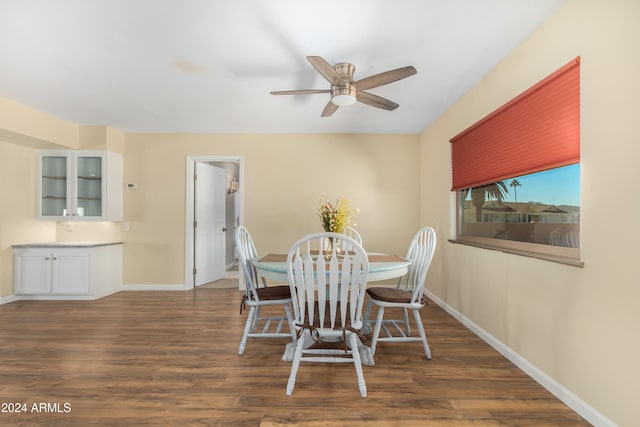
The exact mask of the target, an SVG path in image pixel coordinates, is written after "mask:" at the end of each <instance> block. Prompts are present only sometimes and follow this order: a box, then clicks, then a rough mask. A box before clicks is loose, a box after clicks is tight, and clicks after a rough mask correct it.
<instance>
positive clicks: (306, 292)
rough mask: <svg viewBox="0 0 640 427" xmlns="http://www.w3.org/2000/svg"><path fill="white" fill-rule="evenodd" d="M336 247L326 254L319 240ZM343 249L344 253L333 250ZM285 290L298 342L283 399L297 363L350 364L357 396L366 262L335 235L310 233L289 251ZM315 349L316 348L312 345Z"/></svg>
mask: <svg viewBox="0 0 640 427" xmlns="http://www.w3.org/2000/svg"><path fill="white" fill-rule="evenodd" d="M326 238H331V239H333V241H334V242H335V243H336V244H334V245H333V250H332V251H331V252H329V253H327V252H326V251H324V250H323V240H324V239H326ZM343 244H348V245H350V247H351V248H352V250H351V251H350V252H344V251H342V252H338V251H337V249H336V248H338V247H343V246H342V245H343ZM287 266H288V267H287V268H288V277H289V286H290V289H291V296H292V299H293V311H294V317H295V327H296V330H297V336H298V341H297V343H296V348H295V353H294V356H293V362H292V364H291V374H290V376H289V381H288V383H287V391H286V393H287V395H291V394H292V393H293V389H294V386H295V383H296V375H297V372H298V368H299V366H300V363H301V362H320V363H353V365H354V367H355V370H356V376H357V381H358V388H359V389H360V395H361V396H362V397H366V396H367V388H366V384H365V381H364V375H363V372H362V362H361V359H360V353H359V352H358V343H359V333H360V328H361V327H362V308H363V301H364V293H365V289H366V284H367V275H368V270H369V261H368V260H367V254H366V253H365V251H364V249H363V248H362V246H361V245H360V244H359V243H358V242H356V241H355V240H353V239H352V238H350V237H347V236H345V235H344V234H341V233H329V232H324V233H316V234H312V235H309V236H306V237H304V238H302V239H300V240H298V241H297V242H296V243H294V244H293V245H292V246H291V249H290V250H289V254H288V256H287ZM316 344H321V345H316Z"/></svg>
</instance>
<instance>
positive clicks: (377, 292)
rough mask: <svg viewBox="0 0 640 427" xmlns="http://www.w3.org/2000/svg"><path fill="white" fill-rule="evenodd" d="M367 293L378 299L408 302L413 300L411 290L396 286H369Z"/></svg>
mask: <svg viewBox="0 0 640 427" xmlns="http://www.w3.org/2000/svg"><path fill="white" fill-rule="evenodd" d="M367 295H369V297H371V298H373V299H376V300H378V301H386V302H397V303H401V304H408V303H410V302H411V292H409V291H405V290H402V289H396V288H382V287H380V288H376V287H373V288H368V289H367Z"/></svg>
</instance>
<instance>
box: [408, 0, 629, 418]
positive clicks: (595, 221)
mask: <svg viewBox="0 0 640 427" xmlns="http://www.w3.org/2000/svg"><path fill="white" fill-rule="evenodd" d="M639 16H640V2H637V1H631V0H629V1H623V0H618V1H613V2H603V1H598V0H569V1H568V2H567V4H566V5H565V6H564V7H563V8H562V9H561V10H560V11H559V12H558V13H557V14H556V15H555V16H553V17H552V18H551V19H549V20H548V21H547V22H546V23H545V24H544V25H543V26H542V27H541V28H540V29H538V30H537V31H536V32H535V33H534V34H533V35H532V36H531V37H530V38H529V39H528V40H527V41H525V42H524V43H523V44H521V45H520V46H518V47H517V48H516V49H515V50H514V51H513V52H512V53H511V54H510V55H509V56H508V57H507V58H506V59H505V60H504V61H502V63H500V64H499V65H498V66H497V67H496V68H495V69H494V70H493V71H491V72H490V73H489V74H488V75H487V76H486V77H485V78H484V79H483V80H482V81H481V82H480V83H479V84H478V85H476V86H475V87H474V88H473V90H471V91H470V92H469V93H467V94H466V95H465V96H464V97H463V98H462V99H460V101H459V102H457V103H456V104H455V105H454V106H453V107H452V108H451V109H450V110H449V111H448V112H447V113H446V114H444V115H443V116H442V117H440V118H439V119H438V120H437V122H435V123H433V124H432V125H431V126H429V127H428V128H427V129H426V130H425V131H424V132H423V133H422V135H420V140H421V144H420V151H421V173H420V177H421V178H420V182H421V183H422V185H423V187H422V188H421V193H422V194H423V198H422V201H421V207H422V208H421V212H422V214H421V222H422V223H427V224H428V223H439V224H440V225H441V228H442V229H443V232H442V233H441V234H440V241H439V243H440V248H439V250H438V252H437V253H436V256H435V259H434V264H433V267H432V270H431V272H430V278H429V284H428V287H429V290H430V291H431V292H433V294H435V295H436V296H437V297H439V298H441V299H442V300H444V301H445V302H446V303H447V304H449V305H450V306H452V307H453V308H454V309H456V310H458V311H459V312H460V313H461V314H462V315H464V316H466V317H467V318H469V319H470V320H471V321H473V322H474V323H476V324H477V325H478V326H479V327H481V328H483V329H484V330H485V331H487V332H488V333H490V334H491V335H493V336H494V337H495V338H497V339H498V340H499V341H501V342H502V343H504V344H506V345H507V346H508V347H509V348H511V349H512V350H513V351H515V352H517V353H518V354H519V355H520V356H522V357H523V358H525V359H527V360H528V361H529V362H531V363H532V364H534V365H535V366H537V367H538V368H540V369H541V370H542V371H544V373H546V374H547V375H549V376H550V377H552V378H553V379H554V380H555V381H557V382H558V383H560V384H561V385H563V386H564V387H566V388H567V389H568V390H570V391H571V392H573V393H575V394H576V395H577V396H578V397H579V398H581V399H582V400H584V401H585V402H586V403H587V404H589V405H591V406H592V407H593V408H595V409H596V410H598V411H600V412H601V413H602V414H604V415H605V416H606V417H608V418H610V419H611V420H613V421H614V422H616V423H618V424H619V425H621V426H632V425H640V411H638V408H637V402H636V400H637V397H638V396H640V382H639V381H638V378H640V365H639V364H638V361H640V310H639V309H638V301H640V280H639V279H640V274H639V269H640V263H639V262H638V260H637V254H638V248H637V244H638V241H640V230H639V227H640V222H639V221H638V219H637V212H639V211H640V198H638V197H636V194H637V185H638V183H639V182H640V168H638V166H637V162H638V158H640V142H639V140H638V135H639V134H640V120H639V119H638V117H639V115H640V114H639V113H640V108H639V107H638V97H639V95H640V78H639V77H638V76H640V58H639V57H638V55H637V42H638V40H640V26H638V21H637V19H638V17H639ZM576 56H581V58H582V62H581V157H582V160H581V165H582V167H581V169H582V170H581V181H582V183H581V205H582V213H581V217H582V225H581V238H582V245H583V247H582V259H583V261H584V268H576V267H569V266H565V265H561V264H555V263H551V262H545V261H540V260H536V259H531V258H525V257H520V256H514V255H508V254H504V253H501V252H494V251H488V250H483V249H478V248H473V247H467V246H462V245H456V244H453V243H449V242H447V241H446V237H447V236H446V233H445V232H444V231H445V230H448V229H449V228H450V226H451V222H452V214H451V208H450V193H449V191H448V189H449V188H450V182H451V181H450V179H451V178H450V170H449V164H450V147H449V142H448V141H449V139H450V138H451V137H453V136H454V135H456V134H458V133H459V132H460V131H462V130H464V129H465V128H467V127H468V126H469V125H471V124H473V123H474V122H476V121H477V120H479V119H481V118H482V117H483V116H485V115H486V114H488V113H489V112H491V111H492V110H494V109H495V108H497V107H499V106H500V105H502V104H503V103H505V102H507V101H508V100H509V99H511V98H512V97H514V96H516V95H517V94H518V93H520V92H522V91H523V90H525V89H527V88H528V87H529V86H531V85H533V84H534V83H536V82H537V81H538V80H540V79H542V78H543V77H545V76H546V75H548V74H550V73H551V72H553V71H554V70H555V69H557V68H560V67H561V66H562V65H564V64H566V63H568V62H569V61H570V60H571V59H572V58H574V57H576ZM616 224H618V227H617V228H612V227H614V226H615V225H616ZM434 353H436V354H437V349H434Z"/></svg>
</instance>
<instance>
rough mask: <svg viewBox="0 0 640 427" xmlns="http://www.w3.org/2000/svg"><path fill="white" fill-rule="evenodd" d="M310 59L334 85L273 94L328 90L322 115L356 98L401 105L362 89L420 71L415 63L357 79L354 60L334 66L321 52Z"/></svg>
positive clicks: (386, 107) (372, 103) (380, 104)
mask: <svg viewBox="0 0 640 427" xmlns="http://www.w3.org/2000/svg"><path fill="white" fill-rule="evenodd" d="M307 60H308V61H309V62H310V63H311V65H313V68H315V69H316V71H318V72H319V73H320V74H321V75H322V77H324V78H325V79H326V80H327V81H328V82H329V83H331V89H319V90H315V89H310V90H282V91H275V92H271V94H272V95H308V94H314V93H329V94H331V99H330V100H329V102H328V103H327V105H326V106H325V107H324V110H322V114H321V116H322V117H329V116H331V115H332V114H333V113H335V112H336V110H337V109H338V107H340V106H343V105H351V104H353V103H355V102H356V101H358V102H362V103H363V104H367V105H370V106H372V107H376V108H382V109H383V110H389V111H392V110H395V109H396V108H398V104H396V103H395V102H393V101H389V100H388V99H385V98H382V97H380V96H378V95H374V94H372V93H368V92H363V91H364V90H367V89H371V88H374V87H378V86H382V85H386V84H388V83H392V82H395V81H398V80H401V79H404V78H406V77H409V76H412V75H414V74H416V73H417V72H418V71H417V70H416V69H415V68H414V67H412V66H408V67H402V68H396V69H395V70H390V71H385V72H383V73H379V74H374V75H373V76H369V77H365V78H364V79H361V80H357V81H354V80H353V73H354V72H355V70H356V67H355V65H353V64H349V63H347V62H341V63H338V64H336V65H335V66H331V64H329V63H328V62H327V61H326V60H325V59H324V58H322V57H320V56H307Z"/></svg>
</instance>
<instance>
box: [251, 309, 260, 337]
mask: <svg viewBox="0 0 640 427" xmlns="http://www.w3.org/2000/svg"><path fill="white" fill-rule="evenodd" d="M258 319H260V306H257V307H256V312H255V313H254V315H253V323H252V324H251V332H255V331H256V325H257V324H258Z"/></svg>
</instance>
